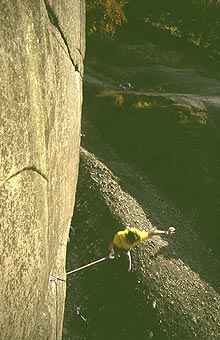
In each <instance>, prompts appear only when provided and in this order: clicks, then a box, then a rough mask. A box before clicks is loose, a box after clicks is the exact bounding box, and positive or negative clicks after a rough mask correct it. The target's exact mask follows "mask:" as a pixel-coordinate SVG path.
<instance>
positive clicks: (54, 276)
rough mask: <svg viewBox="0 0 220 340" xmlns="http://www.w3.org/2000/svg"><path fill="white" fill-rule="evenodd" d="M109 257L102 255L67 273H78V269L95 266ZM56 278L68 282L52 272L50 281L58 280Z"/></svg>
mask: <svg viewBox="0 0 220 340" xmlns="http://www.w3.org/2000/svg"><path fill="white" fill-rule="evenodd" d="M107 259H109V257H108V256H106V257H102V258H101V259H99V260H96V261H93V262H90V263H88V264H85V265H84V266H82V267H79V268H76V269H73V270H71V271H69V272H67V273H66V275H69V274H73V273H76V272H78V271H80V270H82V269H85V268H87V267H91V266H93V265H94V264H96V263H99V262H102V261H105V260H107ZM56 280H58V281H63V282H66V280H64V279H62V278H61V277H57V276H56V275H54V274H52V273H51V274H50V278H49V281H56Z"/></svg>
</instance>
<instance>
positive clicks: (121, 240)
mask: <svg viewBox="0 0 220 340" xmlns="http://www.w3.org/2000/svg"><path fill="white" fill-rule="evenodd" d="M175 232H176V229H175V228H174V227H173V226H170V227H169V228H168V229H167V230H149V231H141V230H139V229H137V228H134V227H132V228H130V227H126V228H125V229H124V230H120V231H118V232H117V233H116V234H115V236H114V237H113V240H112V242H111V243H110V244H109V245H108V249H109V251H110V253H109V258H110V259H114V258H117V257H118V256H120V255H121V254H126V256H127V259H128V271H129V272H130V271H131V252H130V250H131V248H133V247H135V246H136V245H137V244H138V243H140V242H141V241H144V240H147V239H149V238H151V237H152V236H157V235H159V236H160V235H172V234H175Z"/></svg>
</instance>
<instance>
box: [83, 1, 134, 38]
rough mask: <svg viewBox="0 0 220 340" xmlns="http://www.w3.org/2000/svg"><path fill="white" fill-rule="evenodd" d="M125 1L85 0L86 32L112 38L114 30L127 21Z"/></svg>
mask: <svg viewBox="0 0 220 340" xmlns="http://www.w3.org/2000/svg"><path fill="white" fill-rule="evenodd" d="M126 2H127V1H125V0H118V1H117V0H86V9H87V32H88V34H89V33H95V32H96V33H99V34H101V35H103V34H107V35H110V36H113V35H114V34H115V32H116V28H117V27H118V26H121V25H122V24H123V23H125V22H126V21H127V19H126V16H125V13H124V6H125V4H126Z"/></svg>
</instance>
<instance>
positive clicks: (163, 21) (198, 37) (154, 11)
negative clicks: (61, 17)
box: [86, 0, 220, 51]
mask: <svg viewBox="0 0 220 340" xmlns="http://www.w3.org/2000/svg"><path fill="white" fill-rule="evenodd" d="M86 7H87V33H98V34H101V35H102V36H103V35H106V34H107V35H110V36H113V35H114V34H115V33H116V30H117V27H120V26H122V25H123V24H125V23H127V24H128V25H129V24H131V22H132V25H133V24H135V22H136V23H138V22H141V21H142V22H145V23H146V30H147V25H154V26H156V27H158V28H160V29H165V30H168V31H169V32H170V34H172V35H176V36H178V37H180V38H183V39H185V40H188V41H190V42H192V43H193V44H195V45H197V46H200V47H204V48H206V47H209V48H211V49H213V50H216V51H220V0H178V1H177V0H86Z"/></svg>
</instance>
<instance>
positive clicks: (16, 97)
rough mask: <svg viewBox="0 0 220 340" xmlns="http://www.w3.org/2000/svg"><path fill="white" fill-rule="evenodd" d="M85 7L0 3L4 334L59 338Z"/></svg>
mask: <svg viewBox="0 0 220 340" xmlns="http://www.w3.org/2000/svg"><path fill="white" fill-rule="evenodd" d="M84 10H85V8H84V1H82V0H67V1H65V2H64V1H62V0H58V1H57V0H56V1H52V0H51V1H42V0H38V1H31V2H30V1H27V0H24V1H11V0H7V1H4V0H3V1H1V3H0V11H1V18H0V19H1V23H0V24H1V28H2V31H3V34H2V38H1V39H2V41H1V68H2V69H1V75H2V81H1V89H0V93H1V97H2V98H1V105H2V106H1V123H0V126H1V128H0V134H1V136H0V143H1V147H0V149H1V159H0V163H1V170H0V171H1V172H0V190H1V193H0V200H1V202H0V207H1V238H0V277H1V284H0V300H1V305H0V334H1V339H2V340H4V339H5V340H9V339H11V340H12V339H13V340H17V339H22V340H24V339H25V340H28V339H31V340H34V339H60V338H61V333H62V321H63V312H64V300H65V291H66V286H65V282H64V281H61V280H56V279H54V276H55V277H59V278H65V258H66V244H67V239H68V234H69V226H70V221H71V217H72V214H73V207H74V200H75V191H76V183H77V176H78V163H79V145H80V128H81V126H80V124H81V123H80V122H81V105H82V75H83V56H84V52H85V39H84V31H85V30H84V21H85V13H84Z"/></svg>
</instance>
